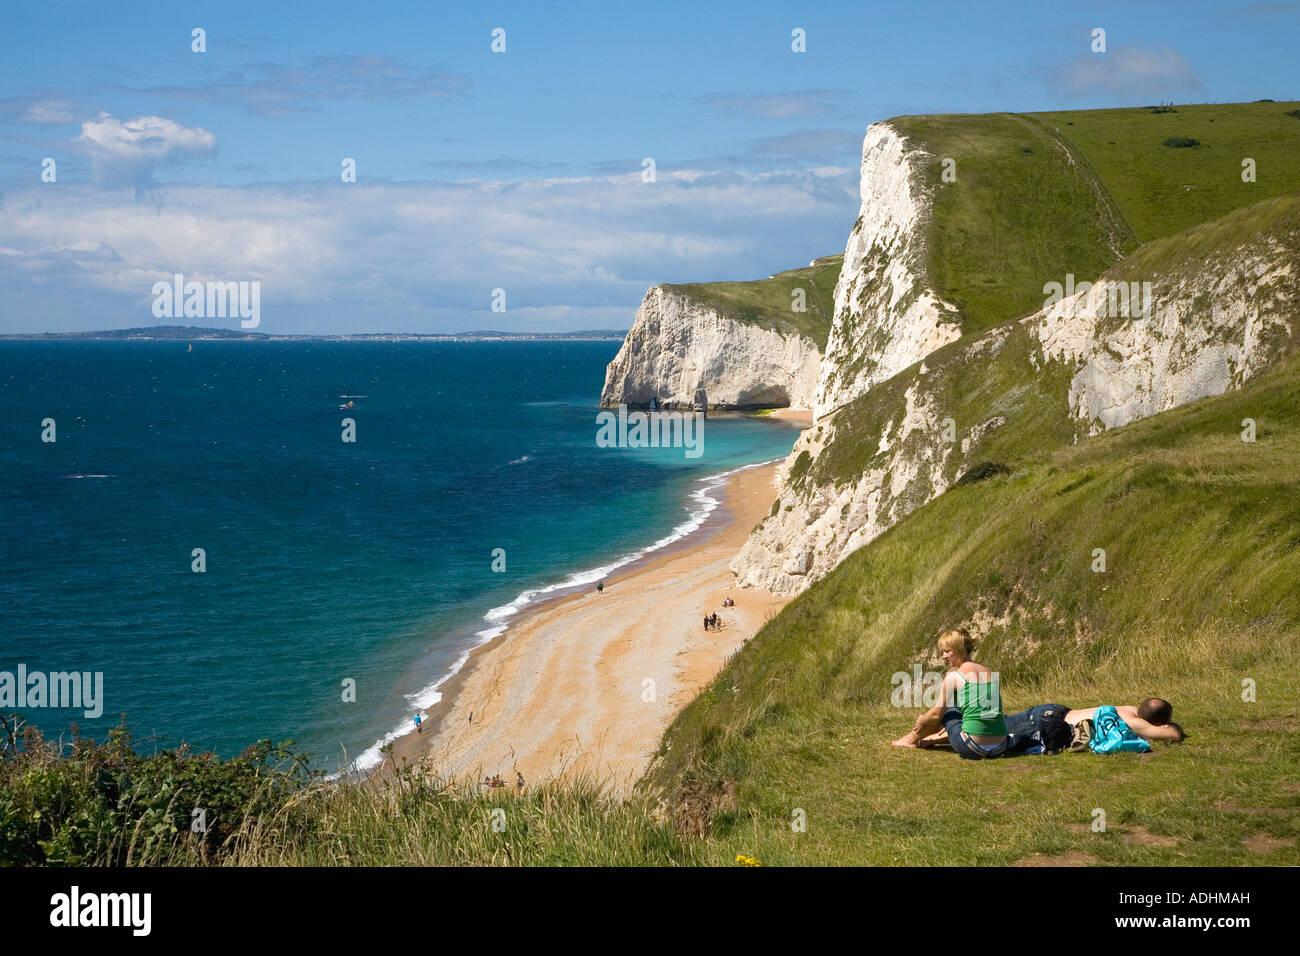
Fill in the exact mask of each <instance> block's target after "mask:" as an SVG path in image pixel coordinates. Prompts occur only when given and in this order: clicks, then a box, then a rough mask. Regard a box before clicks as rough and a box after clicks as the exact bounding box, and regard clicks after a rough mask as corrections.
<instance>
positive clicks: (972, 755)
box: [943, 707, 1011, 760]
mask: <svg viewBox="0 0 1300 956" xmlns="http://www.w3.org/2000/svg"><path fill="white" fill-rule="evenodd" d="M1009 719H1010V718H1008V720H1009ZM943 726H944V729H945V730H947V731H948V744H949V746H951V747H952V749H953V750H955V751H956V752H957V756H959V757H961V758H962V759H964V760H988V759H989V758H991V757H1001V756H1002V754H1003V753H1005V752H1006V749H1007V745H1006V743H1005V742H1003V743H1002V744H1001V745H1000V746H997V747H993V748H991V749H986V748H984V747H982V746H981V745H980V744H977V743H975V741H973V740H967V739H966V738H965V737H963V736H962V733H961V710H959V709H958V708H956V707H949V708H948V709H947V710H946V711H944V713H943ZM1007 730H1008V732H1009V731H1010V730H1011V725H1010V724H1008V725H1007Z"/></svg>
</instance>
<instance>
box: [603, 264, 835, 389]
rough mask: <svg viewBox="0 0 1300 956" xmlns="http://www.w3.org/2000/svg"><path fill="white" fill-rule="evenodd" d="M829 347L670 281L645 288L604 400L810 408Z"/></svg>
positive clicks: (607, 373)
mask: <svg viewBox="0 0 1300 956" xmlns="http://www.w3.org/2000/svg"><path fill="white" fill-rule="evenodd" d="M821 361H822V355H821V352H820V351H819V350H818V349H817V346H816V345H814V344H813V343H812V342H811V341H809V340H808V339H806V338H804V337H803V336H801V335H798V334H795V333H782V332H778V331H774V330H771V329H764V328H760V327H759V326H757V325H753V324H750V323H746V322H740V321H737V320H735V319H733V318H730V317H728V316H726V315H724V314H722V313H721V312H719V311H717V310H715V309H713V308H711V307H709V306H708V305H706V304H704V303H702V302H700V301H698V300H697V299H694V298H692V297H690V296H688V295H684V294H682V293H679V292H675V291H673V290H671V289H667V288H665V287H663V286H655V287H654V288H653V289H651V290H650V291H649V292H647V293H646V296H645V299H644V300H643V301H642V303H641V307H640V308H639V309H637V313H636V319H635V320H634V321H633V323H632V328H631V329H630V330H629V331H628V334H627V338H626V339H624V340H623V347H622V348H621V349H619V351H618V355H616V356H615V357H614V360H613V361H612V362H610V363H609V367H608V368H607V369H606V370H605V387H604V389H603V390H602V391H601V396H600V403H601V405H604V406H611V405H618V404H626V405H632V406H644V405H648V404H649V403H650V400H651V399H652V398H653V399H655V400H656V401H657V402H658V404H659V405H660V406H661V407H664V408H674V407H689V406H690V405H691V404H692V402H694V400H695V395H696V391H697V390H698V389H703V390H704V391H705V392H706V393H707V395H708V400H709V404H710V405H715V406H725V407H730V408H760V407H781V406H790V407H792V408H811V407H812V401H813V393H814V391H815V388H816V384H817V370H818V368H819V367H820V365H821Z"/></svg>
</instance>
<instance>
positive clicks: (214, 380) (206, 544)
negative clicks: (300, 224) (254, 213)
mask: <svg viewBox="0 0 1300 956" xmlns="http://www.w3.org/2000/svg"><path fill="white" fill-rule="evenodd" d="M189 345H190V343H187V342H85V343H78V342H54V343H45V342H7V343H0V399H2V400H3V413H2V414H0V475H2V476H3V482H0V671H8V672H10V673H16V669H17V667H18V665H19V664H24V665H25V666H26V668H27V670H28V671H29V672H31V671H68V670H77V671H89V672H96V671H98V672H102V673H103V675H104V676H103V680H104V702H103V715H102V716H101V717H99V718H97V719H87V718H85V717H84V715H83V713H82V712H81V711H79V710H76V711H74V710H69V709H49V708H28V709H25V710H22V711H21V713H22V714H23V716H24V717H25V718H26V719H27V720H29V721H30V722H32V723H34V724H36V725H38V726H39V727H40V728H41V729H42V730H43V731H44V732H45V733H46V736H48V737H58V736H59V735H60V734H62V735H64V736H65V739H66V737H67V734H68V731H69V729H70V727H71V725H72V724H73V723H74V722H75V723H76V724H78V725H80V728H81V730H82V732H83V733H87V734H90V735H92V736H97V737H98V736H102V735H103V733H104V732H105V731H106V730H107V729H108V728H109V727H111V726H113V725H115V724H117V723H118V722H119V721H120V719H121V715H123V714H125V715H126V719H127V723H128V725H129V726H130V727H131V729H132V731H133V732H134V734H135V736H136V741H137V745H138V746H141V747H143V748H146V749H148V748H151V747H153V746H158V747H169V746H175V745H177V744H179V743H180V742H182V741H185V742H188V743H190V744H191V745H192V746H193V747H195V748H198V749H211V750H215V751H217V752H218V753H221V754H223V755H230V754H232V753H235V752H238V751H239V750H241V749H243V748H244V747H245V746H247V745H248V744H250V743H252V742H254V741H256V740H258V739H261V738H271V739H272V740H275V741H282V740H294V741H295V742H296V743H297V744H298V745H299V746H300V747H302V748H303V749H305V750H307V751H310V752H311V753H312V754H313V758H314V761H315V763H316V765H317V766H319V767H321V768H323V769H327V770H337V769H338V768H339V767H340V766H342V765H344V763H345V754H346V761H348V762H351V761H358V762H359V763H360V765H361V766H363V767H364V766H369V765H373V763H374V762H376V760H377V753H378V750H377V747H378V744H379V743H380V742H381V741H383V740H386V739H391V737H392V736H393V735H394V734H396V733H400V732H405V731H406V730H407V729H408V728H409V727H410V725H411V724H410V722H411V718H412V716H413V715H414V714H415V713H417V712H419V711H420V710H421V709H423V708H426V707H428V706H430V705H431V704H432V703H434V702H436V701H437V700H438V698H439V693H438V690H437V686H438V685H439V683H440V682H441V681H443V680H445V678H446V677H447V676H448V675H449V674H450V673H452V672H453V671H454V670H455V669H457V668H458V667H459V666H460V665H461V663H463V661H464V659H465V655H466V654H467V653H468V651H469V650H470V649H471V648H472V647H474V646H477V645H478V644H480V643H482V642H483V641H484V640H485V639H488V638H489V637H490V636H492V635H493V634H496V633H498V632H499V631H500V630H501V628H503V627H506V626H508V625H509V623H510V619H511V616H512V615H513V614H514V613H515V612H516V611H517V610H519V609H520V608H522V607H525V606H527V605H528V604H529V603H531V602H532V601H534V600H536V599H537V598H538V597H541V596H546V595H550V594H554V593H557V589H560V588H564V587H573V586H581V587H586V586H590V585H591V584H592V583H593V582H594V581H596V580H598V579H599V578H600V577H602V576H604V575H605V574H607V573H609V571H610V570H611V569H613V568H614V567H615V566H618V565H620V564H622V563H625V562H627V561H629V560H630V559H632V558H634V557H636V556H637V555H639V554H642V553H644V552H645V551H646V550H647V549H654V548H659V547H663V546H665V545H666V544H667V543H669V542H670V541H671V540H674V539H676V538H679V537H680V536H681V535H682V534H683V533H685V532H687V531H689V530H690V529H691V528H694V527H696V526H698V524H699V522H700V520H701V519H702V517H703V515H704V514H705V513H706V512H707V511H708V510H709V509H710V508H711V507H713V506H715V505H716V499H715V498H714V497H713V495H712V494H711V492H712V490H714V489H716V488H717V487H718V484H719V482H718V481H717V479H716V478H715V477H714V476H717V475H718V474H720V473H722V472H726V471H729V470H731V469H734V468H737V467H739V466H743V465H746V464H751V463H755V462H760V461H768V460H771V459H774V458H778V457H782V456H784V455H786V454H787V453H788V452H789V450H790V448H791V447H792V445H793V443H794V439H795V437H796V435H797V431H796V429H795V428H794V427H792V426H789V425H784V424H781V423H778V422H773V421H770V420H760V419H751V418H740V417H711V418H709V420H708V422H707V424H706V426H705V431H704V441H703V454H702V455H701V456H700V457H698V458H694V459H692V458H688V457H687V456H686V455H685V454H684V450H683V449H682V448H660V449H628V448H601V447H597V443H596V435H597V423H596V414H597V408H596V403H597V400H598V398H599V394H600V388H601V384H602V382H603V378H604V368H605V365H606V363H607V362H608V361H609V360H610V359H611V358H612V357H613V356H614V354H615V352H616V351H617V343H613V342H575V343H558V344H549V343H524V342H518V343H515V342H507V343H421V342H394V343H388V342H301V343H279V342H258V343H246V342H205V341H198V342H194V343H193V350H192V351H190V350H189ZM348 402H351V403H352V405H353V407H352V408H350V409H346V408H340V406H341V405H346V403H348ZM345 417H346V418H351V419H353V420H354V422H355V434H356V441H355V442H351V443H348V442H344V441H342V438H341V436H342V432H343V425H342V420H343V419H344V418H345ZM45 419H53V420H54V423H55V426H54V427H55V430H56V431H55V435H56V439H57V440H56V441H54V442H43V441H42V440H41V436H42V430H43V428H42V422H43V421H44V420H45ZM198 548H201V549H203V551H204V555H205V561H206V569H205V570H204V571H202V572H201V573H200V572H196V571H195V570H193V562H194V561H195V558H194V557H193V553H194V550H195V549H198ZM495 549H502V552H504V554H503V555H502V552H496V551H495ZM494 553H495V555H496V558H497V561H496V563H497V565H498V566H500V564H501V563H502V559H503V560H504V566H505V569H504V570H503V571H494V570H493V563H494ZM349 680H351V681H354V682H355V688H356V692H355V696H356V700H355V702H345V701H344V699H343V697H344V689H345V681H349ZM3 709H12V708H3Z"/></svg>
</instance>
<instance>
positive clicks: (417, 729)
mask: <svg viewBox="0 0 1300 956" xmlns="http://www.w3.org/2000/svg"><path fill="white" fill-rule="evenodd" d="M423 716H424V715H423V714H416V715H415V732H416V733H417V734H420V733H424V728H422V727H421V726H420V722H421V720H422V719H423Z"/></svg>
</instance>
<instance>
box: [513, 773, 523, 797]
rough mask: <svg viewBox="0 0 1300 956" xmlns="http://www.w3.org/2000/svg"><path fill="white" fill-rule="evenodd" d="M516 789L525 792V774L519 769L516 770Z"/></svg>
mask: <svg viewBox="0 0 1300 956" xmlns="http://www.w3.org/2000/svg"><path fill="white" fill-rule="evenodd" d="M515 789H516V790H518V791H519V792H520V793H523V792H524V775H523V774H522V773H520V772H519V771H518V770H516V771H515Z"/></svg>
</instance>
